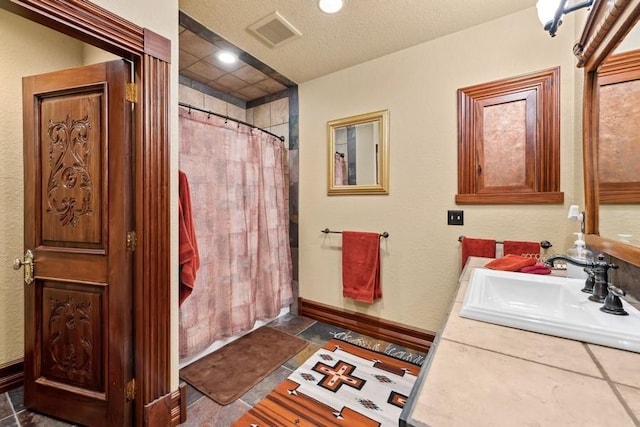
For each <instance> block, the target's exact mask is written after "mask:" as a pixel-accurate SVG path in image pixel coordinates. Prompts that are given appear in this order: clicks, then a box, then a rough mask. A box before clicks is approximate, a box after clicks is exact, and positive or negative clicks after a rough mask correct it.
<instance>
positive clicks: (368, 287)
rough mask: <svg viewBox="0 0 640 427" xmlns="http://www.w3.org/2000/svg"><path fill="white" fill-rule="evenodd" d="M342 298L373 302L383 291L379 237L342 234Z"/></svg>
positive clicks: (365, 234)
mask: <svg viewBox="0 0 640 427" xmlns="http://www.w3.org/2000/svg"><path fill="white" fill-rule="evenodd" d="M342 295H343V296H345V297H347V298H353V299H355V300H357V301H362V302H368V303H372V302H373V301H374V300H375V299H378V298H381V297H382V290H381V288H380V235H379V234H377V233H366V232H358V231H343V232H342Z"/></svg>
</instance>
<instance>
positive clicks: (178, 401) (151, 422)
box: [144, 384, 187, 426]
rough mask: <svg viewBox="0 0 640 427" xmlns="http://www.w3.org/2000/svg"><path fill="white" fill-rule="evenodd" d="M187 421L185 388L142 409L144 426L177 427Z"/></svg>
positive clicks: (183, 385) (182, 385)
mask: <svg viewBox="0 0 640 427" xmlns="http://www.w3.org/2000/svg"><path fill="white" fill-rule="evenodd" d="M185 421H187V386H186V384H181V385H180V388H178V390H176V391H174V392H172V393H169V394H167V395H165V396H163V397H161V398H159V399H156V400H155V401H153V402H151V403H150V404H148V405H146V406H145V408H144V425H145V426H177V425H179V424H182V423H184V422H185Z"/></svg>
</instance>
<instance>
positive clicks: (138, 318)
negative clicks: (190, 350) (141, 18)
mask: <svg viewBox="0 0 640 427" xmlns="http://www.w3.org/2000/svg"><path fill="white" fill-rule="evenodd" d="M0 7H2V8H3V9H6V10H9V11H11V12H13V13H16V14H18V15H20V16H23V17H25V18H27V19H30V20H32V21H35V22H38V23H40V24H42V25H45V26H47V27H49V28H51V29H53V30H56V31H60V32H62V33H64V34H67V35H69V36H71V37H74V38H76V39H78V40H81V41H83V42H85V43H89V44H91V45H93V46H97V47H99V48H101V49H104V50H106V51H108V52H111V53H113V54H116V55H119V56H122V57H124V58H127V59H130V60H132V61H133V62H134V64H135V65H134V66H135V73H136V82H137V83H138V84H139V98H138V99H139V100H138V102H139V107H138V108H136V113H135V129H138V130H139V131H138V132H137V133H136V143H135V147H136V148H135V150H136V152H135V160H134V169H135V189H136V195H135V201H134V205H133V206H132V209H133V211H134V212H135V215H136V216H135V221H136V224H135V228H136V234H137V246H136V254H135V273H134V274H135V281H134V297H135V298H134V301H135V305H134V312H135V314H134V329H135V331H136V332H135V343H134V367H135V376H136V399H135V414H134V421H133V422H134V424H135V425H143V420H144V418H145V414H150V415H153V413H150V412H149V411H152V410H153V409H150V408H152V407H153V402H157V401H161V400H162V398H164V396H167V395H170V387H171V371H170V363H169V361H170V360H171V355H170V330H171V328H170V301H171V299H170V293H171V286H170V284H171V280H170V253H169V251H170V221H169V217H170V191H169V181H170V180H169V172H170V170H169V80H170V78H169V77H170V76H169V58H170V51H171V49H170V47H171V43H170V40H168V39H165V38H163V37H162V36H160V35H158V34H154V33H153V32H151V31H149V30H148V29H144V28H142V27H139V26H137V25H135V24H133V23H131V22H129V21H127V20H125V19H123V18H121V17H119V16H117V15H115V14H113V13H111V12H109V11H108V10H106V9H103V8H101V7H100V6H97V5H95V4H93V3H91V2H88V1H85V0H66V1H60V0H0Z"/></svg>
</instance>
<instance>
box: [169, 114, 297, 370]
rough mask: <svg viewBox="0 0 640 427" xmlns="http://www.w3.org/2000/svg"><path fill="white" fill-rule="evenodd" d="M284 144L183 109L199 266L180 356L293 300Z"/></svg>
mask: <svg viewBox="0 0 640 427" xmlns="http://www.w3.org/2000/svg"><path fill="white" fill-rule="evenodd" d="M287 155H288V153H287V149H286V147H284V143H283V142H282V141H280V140H279V139H277V138H275V137H273V136H271V135H269V134H266V133H264V132H261V131H259V130H252V129H251V128H250V127H248V126H245V125H242V124H238V123H235V122H231V121H228V123H227V121H226V120H225V119H222V118H219V117H216V116H209V115H208V114H206V113H201V112H198V111H190V110H189V111H188V110H186V109H180V169H181V170H182V171H183V172H184V173H185V174H186V175H187V177H188V179H189V184H190V187H191V204H192V216H193V222H194V228H195V232H196V236H197V239H198V245H199V250H200V269H199V270H198V275H197V277H196V281H195V285H194V289H193V292H192V293H191V295H190V296H189V298H187V299H186V300H185V301H184V303H183V304H182V305H181V306H180V315H179V317H180V337H179V340H180V345H179V348H180V358H184V357H190V356H193V355H195V354H197V353H199V352H201V351H202V350H204V349H206V348H207V347H209V346H210V345H211V344H212V343H213V342H214V341H216V340H218V339H220V338H223V337H228V336H232V335H234V334H236V333H237V332H240V331H246V330H249V329H251V328H252V326H253V324H254V322H255V321H256V320H263V319H270V318H274V317H276V316H277V315H278V314H279V312H280V310H281V308H282V307H284V306H287V305H289V304H290V303H291V302H292V298H293V297H292V287H291V279H292V266H291V252H290V247H289V228H288V227H289V211H288V209H289V201H288V162H287Z"/></svg>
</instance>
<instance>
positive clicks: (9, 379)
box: [0, 359, 24, 393]
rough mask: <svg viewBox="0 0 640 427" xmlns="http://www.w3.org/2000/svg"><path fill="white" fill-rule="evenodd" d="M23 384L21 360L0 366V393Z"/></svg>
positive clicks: (22, 364)
mask: <svg viewBox="0 0 640 427" xmlns="http://www.w3.org/2000/svg"><path fill="white" fill-rule="evenodd" d="M23 382H24V361H23V360H22V359H20V360H14V361H13V362H9V363H5V364H4V365H0V393H6V392H7V391H9V390H13V389H14V388H17V387H20V386H21V385H22V384H23Z"/></svg>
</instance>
